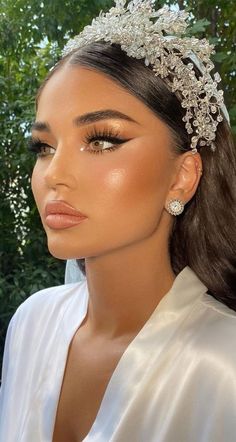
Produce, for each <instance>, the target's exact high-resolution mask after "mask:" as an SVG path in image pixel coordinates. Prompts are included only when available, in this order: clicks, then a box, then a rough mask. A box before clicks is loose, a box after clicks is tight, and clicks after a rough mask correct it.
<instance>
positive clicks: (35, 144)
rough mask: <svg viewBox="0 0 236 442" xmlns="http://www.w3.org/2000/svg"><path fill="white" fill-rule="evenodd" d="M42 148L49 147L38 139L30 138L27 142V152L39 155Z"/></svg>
mask: <svg viewBox="0 0 236 442" xmlns="http://www.w3.org/2000/svg"><path fill="white" fill-rule="evenodd" d="M43 146H47V147H50V146H49V145H48V144H47V143H44V142H43V141H41V140H40V139H39V138H33V137H32V138H30V139H29V141H28V151H29V152H33V153H37V154H39V153H40V152H41V149H42V147H43Z"/></svg>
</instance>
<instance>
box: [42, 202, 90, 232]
mask: <svg viewBox="0 0 236 442" xmlns="http://www.w3.org/2000/svg"><path fill="white" fill-rule="evenodd" d="M86 218H87V216H86V215H84V214H83V213H81V212H79V211H78V210H76V209H75V208H74V207H72V206H70V204H68V203H66V202H65V201H57V200H54V201H49V202H48V203H47V204H46V207H45V221H46V224H47V226H48V227H50V228H52V229H67V228H69V227H73V226H75V225H77V224H80V223H81V222H82V221H83V220H85V219H86Z"/></svg>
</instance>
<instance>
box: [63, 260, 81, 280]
mask: <svg viewBox="0 0 236 442" xmlns="http://www.w3.org/2000/svg"><path fill="white" fill-rule="evenodd" d="M84 279H86V277H85V276H84V274H83V273H82V272H81V270H80V269H79V266H78V264H77V262H76V259H68V260H67V261H66V269H65V284H71V283H73V282H80V281H84Z"/></svg>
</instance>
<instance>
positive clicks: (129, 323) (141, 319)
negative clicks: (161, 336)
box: [85, 234, 175, 338]
mask: <svg viewBox="0 0 236 442" xmlns="http://www.w3.org/2000/svg"><path fill="white" fill-rule="evenodd" d="M155 235H156V236H155ZM167 244H168V241H167V238H165V237H164V236H162V238H160V235H158V234H154V236H151V237H149V238H146V239H144V240H142V241H140V242H137V243H134V244H132V245H129V246H126V247H125V248H121V249H118V250H117V249H116V250H115V251H113V252H110V253H109V254H104V255H102V256H101V255H100V256H98V257H90V258H86V259H85V266H86V275H87V283H88V289H89V308H88V315H87V325H88V326H89V328H90V330H91V332H92V333H94V334H99V333H100V334H104V335H106V336H108V337H112V338H114V337H117V336H122V335H128V334H136V333H137V332H138V331H139V330H140V329H141V328H142V326H143V325H144V324H145V322H146V321H147V319H148V318H149V317H150V316H151V314H152V312H153V311H154V310H155V308H156V306H157V305H158V303H159V302H160V300H161V299H162V297H163V296H164V295H165V294H166V293H167V292H168V291H169V290H170V288H171V286H172V284H173V282H174V279H175V275H174V273H173V270H172V268H171V264H170V259H169V253H168V247H167Z"/></svg>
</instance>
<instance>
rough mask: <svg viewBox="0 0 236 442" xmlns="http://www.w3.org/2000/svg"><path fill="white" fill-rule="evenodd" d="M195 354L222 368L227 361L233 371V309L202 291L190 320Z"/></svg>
mask: <svg viewBox="0 0 236 442" xmlns="http://www.w3.org/2000/svg"><path fill="white" fill-rule="evenodd" d="M191 327H192V332H193V334H194V340H195V344H196V350H197V353H198V355H199V356H200V357H201V356H202V357H203V359H204V361H206V360H208V362H209V364H210V365H209V366H211V365H212V364H213V365H214V366H216V367H218V368H219V370H220V371H221V370H222V363H223V364H228V367H229V366H231V367H232V369H233V373H234V376H235V374H236V341H235V338H234V337H235V335H236V312H235V311H234V310H232V309H230V308H229V307H227V306H226V305H224V304H223V303H221V302H220V301H218V300H216V299H215V298H213V296H211V295H209V294H207V293H205V294H204V295H203V296H202V297H201V299H200V302H199V303H198V306H197V309H196V310H195V313H194V314H193V318H192V321H191Z"/></svg>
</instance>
